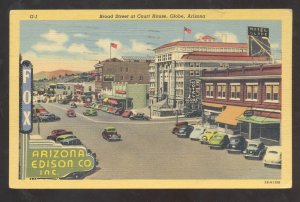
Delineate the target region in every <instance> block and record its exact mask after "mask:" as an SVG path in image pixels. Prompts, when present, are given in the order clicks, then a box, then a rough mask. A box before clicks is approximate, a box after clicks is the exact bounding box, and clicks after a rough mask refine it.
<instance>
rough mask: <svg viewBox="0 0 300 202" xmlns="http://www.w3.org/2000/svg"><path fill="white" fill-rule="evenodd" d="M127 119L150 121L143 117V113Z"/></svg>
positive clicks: (145, 116)
mask: <svg viewBox="0 0 300 202" xmlns="http://www.w3.org/2000/svg"><path fill="white" fill-rule="evenodd" d="M129 119H130V120H147V121H149V120H150V118H149V116H147V115H145V114H144V113H137V114H132V115H131V116H130V117H129Z"/></svg>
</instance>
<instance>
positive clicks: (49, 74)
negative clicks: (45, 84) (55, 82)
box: [33, 69, 80, 80]
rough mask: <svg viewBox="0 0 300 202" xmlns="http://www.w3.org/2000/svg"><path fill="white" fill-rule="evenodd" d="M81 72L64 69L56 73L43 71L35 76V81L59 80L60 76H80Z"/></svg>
mask: <svg viewBox="0 0 300 202" xmlns="http://www.w3.org/2000/svg"><path fill="white" fill-rule="evenodd" d="M78 73H80V72H78V71H72V70H64V69H59V70H55V71H41V72H38V73H35V74H33V80H40V79H45V78H46V79H51V78H53V77H55V78H57V77H59V76H66V74H67V75H71V74H78Z"/></svg>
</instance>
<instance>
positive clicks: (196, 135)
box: [190, 126, 206, 140]
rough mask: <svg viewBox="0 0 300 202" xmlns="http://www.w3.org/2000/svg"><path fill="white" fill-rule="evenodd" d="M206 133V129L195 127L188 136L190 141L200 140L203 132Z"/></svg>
mask: <svg viewBox="0 0 300 202" xmlns="http://www.w3.org/2000/svg"><path fill="white" fill-rule="evenodd" d="M205 131H206V128H205V127H203V126H200V127H199V126H196V127H194V130H193V132H192V133H191V134H190V139H191V140H200V138H201V137H202V135H203V134H204V132H205Z"/></svg>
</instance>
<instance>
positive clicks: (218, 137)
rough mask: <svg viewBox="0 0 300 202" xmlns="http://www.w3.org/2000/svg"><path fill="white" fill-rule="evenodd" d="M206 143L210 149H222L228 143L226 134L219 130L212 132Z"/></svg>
mask: <svg viewBox="0 0 300 202" xmlns="http://www.w3.org/2000/svg"><path fill="white" fill-rule="evenodd" d="M208 144H209V148H210V149H217V148H218V149H224V148H226V147H227V146H228V144H229V138H228V135H226V134H224V133H220V132H218V133H216V134H213V136H212V137H211V138H210V139H209V141H208Z"/></svg>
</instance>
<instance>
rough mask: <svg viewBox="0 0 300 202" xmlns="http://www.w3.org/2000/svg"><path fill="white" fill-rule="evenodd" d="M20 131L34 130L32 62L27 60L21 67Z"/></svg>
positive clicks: (28, 131)
mask: <svg viewBox="0 0 300 202" xmlns="http://www.w3.org/2000/svg"><path fill="white" fill-rule="evenodd" d="M20 73H21V75H20V100H21V102H20V122H21V123H20V131H21V133H30V132H31V131H32V121H31V120H32V113H31V112H32V64H31V62H30V61H28V60H25V61H23V62H22V64H21V67H20Z"/></svg>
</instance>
